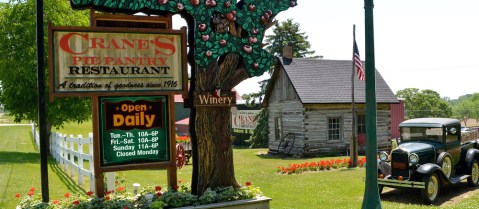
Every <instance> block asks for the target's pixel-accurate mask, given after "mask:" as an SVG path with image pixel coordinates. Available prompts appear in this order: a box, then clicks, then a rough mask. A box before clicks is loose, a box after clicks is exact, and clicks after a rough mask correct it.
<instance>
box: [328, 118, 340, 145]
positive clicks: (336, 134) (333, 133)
mask: <svg viewBox="0 0 479 209" xmlns="http://www.w3.org/2000/svg"><path fill="white" fill-rule="evenodd" d="M341 128H342V127H341V118H340V117H330V118H328V140H341V133H342V131H341Z"/></svg>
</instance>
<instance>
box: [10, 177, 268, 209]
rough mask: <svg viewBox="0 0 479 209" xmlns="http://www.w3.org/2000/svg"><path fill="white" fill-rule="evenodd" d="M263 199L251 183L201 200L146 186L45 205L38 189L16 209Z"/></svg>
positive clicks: (143, 207) (184, 190)
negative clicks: (134, 190)
mask: <svg viewBox="0 0 479 209" xmlns="http://www.w3.org/2000/svg"><path fill="white" fill-rule="evenodd" d="M261 196H262V194H261V191H260V190H259V188H258V187H254V186H252V185H251V183H249V182H247V183H246V185H245V186H242V187H240V188H239V189H233V187H222V188H217V189H207V190H206V191H205V192H204V193H203V195H202V196H199V197H198V196H196V195H193V194H191V192H190V189H189V188H188V187H187V186H185V185H180V186H174V187H173V188H170V189H168V190H166V191H164V190H163V188H162V187H161V186H146V187H144V188H143V189H142V191H141V192H140V193H139V194H137V195H134V194H132V193H130V192H127V191H126V190H125V187H123V186H120V187H117V188H116V190H115V191H108V192H106V193H105V196H104V197H102V198H99V197H96V196H94V194H93V192H87V193H86V194H70V193H65V195H64V196H63V197H62V198H61V199H54V200H52V201H50V202H48V203H43V202H42V199H41V194H35V188H31V189H30V191H29V192H28V193H27V195H26V196H25V197H23V198H22V197H21V195H20V194H16V195H15V197H17V198H19V199H21V200H20V204H19V206H18V207H17V209H26V208H38V209H42V208H44V209H60V208H68V209H86V208H92V209H102V208H110V209H133V208H138V209H150V208H151V209H162V208H178V207H184V206H198V205H204V204H211V203H220V202H228V201H236V200H248V199H253V198H256V197H261Z"/></svg>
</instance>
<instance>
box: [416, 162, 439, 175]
mask: <svg viewBox="0 0 479 209" xmlns="http://www.w3.org/2000/svg"><path fill="white" fill-rule="evenodd" d="M436 170H441V167H439V166H438V165H437V164H434V163H426V164H423V165H421V166H419V168H417V170H416V171H417V172H419V173H422V174H430V173H432V172H434V171H436Z"/></svg>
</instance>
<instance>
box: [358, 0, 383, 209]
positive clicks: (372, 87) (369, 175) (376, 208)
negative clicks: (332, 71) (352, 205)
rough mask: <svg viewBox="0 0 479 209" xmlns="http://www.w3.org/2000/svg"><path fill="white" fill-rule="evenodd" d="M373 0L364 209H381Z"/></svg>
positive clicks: (368, 17) (368, 27) (368, 12)
mask: <svg viewBox="0 0 479 209" xmlns="http://www.w3.org/2000/svg"><path fill="white" fill-rule="evenodd" d="M373 8H374V3H373V0H364V10H365V18H364V20H365V33H366V34H365V35H366V36H365V37H366V188H365V190H364V198H363V206H362V208H363V209H380V208H382V207H381V199H380V198H379V191H378V165H377V160H376V159H377V157H376V156H377V152H378V147H377V130H376V114H377V113H376V106H377V105H376V66H375V60H374V24H373V22H374V19H373Z"/></svg>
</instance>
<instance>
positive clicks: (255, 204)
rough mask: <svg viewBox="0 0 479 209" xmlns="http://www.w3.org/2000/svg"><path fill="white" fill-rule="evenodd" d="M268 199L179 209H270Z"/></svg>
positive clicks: (261, 198)
mask: <svg viewBox="0 0 479 209" xmlns="http://www.w3.org/2000/svg"><path fill="white" fill-rule="evenodd" d="M269 201H271V198H268V197H257V198H254V199H250V200H236V201H230V202H221V203H213V204H207V205H198V206H187V207H181V208H177V209H206V208H227V209H269Z"/></svg>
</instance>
